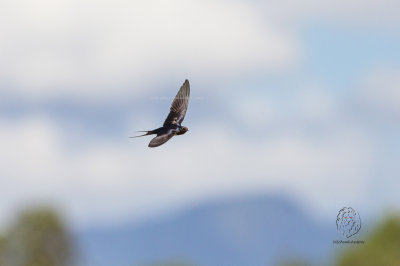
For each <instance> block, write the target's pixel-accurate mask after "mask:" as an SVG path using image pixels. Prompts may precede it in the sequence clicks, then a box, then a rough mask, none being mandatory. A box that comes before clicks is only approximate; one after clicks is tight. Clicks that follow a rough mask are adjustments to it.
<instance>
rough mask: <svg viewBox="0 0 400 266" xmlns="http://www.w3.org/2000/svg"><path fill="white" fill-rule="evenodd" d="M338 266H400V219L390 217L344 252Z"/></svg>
mask: <svg viewBox="0 0 400 266" xmlns="http://www.w3.org/2000/svg"><path fill="white" fill-rule="evenodd" d="M337 265H338V266H378V265H379V266H400V217H399V216H390V217H388V218H387V219H386V220H385V221H384V222H383V224H382V225H380V226H379V227H378V228H376V229H375V231H374V232H372V233H371V235H370V236H369V237H367V238H366V239H365V244H364V245H357V246H356V247H353V248H350V249H348V250H346V251H345V252H344V253H343V254H342V255H341V256H340V257H339V258H338V261H337Z"/></svg>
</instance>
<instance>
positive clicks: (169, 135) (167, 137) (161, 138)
mask: <svg viewBox="0 0 400 266" xmlns="http://www.w3.org/2000/svg"><path fill="white" fill-rule="evenodd" d="M174 135H175V133H174V132H168V133H165V134H162V135H158V136H157V137H155V138H153V139H152V140H151V141H150V143H149V147H151V148H154V147H158V146H160V145H162V144H164V143H165V142H167V141H168V140H170V139H171V138H172V137H173V136H174Z"/></svg>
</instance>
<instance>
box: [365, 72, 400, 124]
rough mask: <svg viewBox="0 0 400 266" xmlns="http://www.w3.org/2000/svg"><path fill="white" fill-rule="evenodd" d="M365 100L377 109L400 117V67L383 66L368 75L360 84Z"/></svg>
mask: <svg viewBox="0 0 400 266" xmlns="http://www.w3.org/2000/svg"><path fill="white" fill-rule="evenodd" d="M359 93H360V95H361V97H362V98H363V100H364V101H365V102H366V103H367V104H368V105H369V106H371V107H373V108H375V110H380V111H384V112H387V113H388V114H392V115H395V116H397V117H400V69H399V68H385V67H384V68H381V69H378V70H376V71H373V72H371V73H369V74H367V75H366V78H365V80H363V81H361V84H360V85H359Z"/></svg>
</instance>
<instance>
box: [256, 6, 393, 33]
mask: <svg viewBox="0 0 400 266" xmlns="http://www.w3.org/2000/svg"><path fill="white" fill-rule="evenodd" d="M260 3H262V5H263V6H264V9H265V12H266V13H267V14H268V16H269V17H271V18H274V19H275V20H277V21H280V23H283V24H286V25H288V26H290V27H293V26H295V27H296V25H301V24H302V23H307V22H315V21H318V22H325V23H333V24H335V25H346V26H351V27H354V26H356V27H357V26H360V27H364V28H365V27H367V28H371V27H372V28H374V27H375V28H380V29H382V28H385V29H391V30H398V29H399V16H398V10H399V8H400V3H399V1H397V0H382V1H380V0H366V1H362V0H336V1H319V0H297V1H290V0H283V1H270V0H260Z"/></svg>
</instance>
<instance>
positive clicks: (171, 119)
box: [164, 80, 190, 126]
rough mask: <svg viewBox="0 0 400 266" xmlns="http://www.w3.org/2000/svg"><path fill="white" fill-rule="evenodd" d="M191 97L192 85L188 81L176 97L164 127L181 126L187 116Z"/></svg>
mask: <svg viewBox="0 0 400 266" xmlns="http://www.w3.org/2000/svg"><path fill="white" fill-rule="evenodd" d="M189 97H190V84H189V81H188V80H185V82H184V83H183V85H182V87H181V88H180V90H179V91H178V93H177V94H176V96H175V99H174V101H173V102H172V104H171V109H170V112H169V115H168V116H167V119H165V122H164V126H167V125H176V124H177V125H179V126H180V125H181V124H182V121H183V119H184V118H185V115H186V110H187V108H188V105H189Z"/></svg>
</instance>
